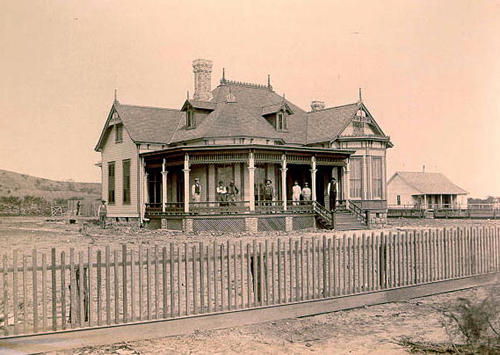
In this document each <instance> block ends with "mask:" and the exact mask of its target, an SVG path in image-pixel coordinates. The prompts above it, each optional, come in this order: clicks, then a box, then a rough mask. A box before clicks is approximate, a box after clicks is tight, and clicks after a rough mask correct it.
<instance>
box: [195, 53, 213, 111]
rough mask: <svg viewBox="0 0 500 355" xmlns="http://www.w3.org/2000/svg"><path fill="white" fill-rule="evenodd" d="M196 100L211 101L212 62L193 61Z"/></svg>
mask: <svg viewBox="0 0 500 355" xmlns="http://www.w3.org/2000/svg"><path fill="white" fill-rule="evenodd" d="M193 72H194V95H193V99H194V100H199V101H210V99H211V98H212V92H211V91H212V61H211V60H208V59H196V60H194V61H193Z"/></svg>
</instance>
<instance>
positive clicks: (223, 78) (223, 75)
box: [222, 68, 226, 81]
mask: <svg viewBox="0 0 500 355" xmlns="http://www.w3.org/2000/svg"><path fill="white" fill-rule="evenodd" d="M222 80H223V81H226V68H222Z"/></svg>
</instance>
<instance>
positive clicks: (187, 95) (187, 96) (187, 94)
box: [186, 90, 189, 101]
mask: <svg viewBox="0 0 500 355" xmlns="http://www.w3.org/2000/svg"><path fill="white" fill-rule="evenodd" d="M186 98H187V100H188V101H189V90H188V91H187V92H186Z"/></svg>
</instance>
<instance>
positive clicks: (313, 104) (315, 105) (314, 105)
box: [311, 101, 325, 111]
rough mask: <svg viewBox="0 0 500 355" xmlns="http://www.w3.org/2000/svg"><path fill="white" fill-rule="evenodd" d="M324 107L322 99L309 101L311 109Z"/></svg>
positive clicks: (315, 109) (316, 109)
mask: <svg viewBox="0 0 500 355" xmlns="http://www.w3.org/2000/svg"><path fill="white" fill-rule="evenodd" d="M324 108H325V103H324V102H323V101H311V110H312V111H319V110H323V109H324Z"/></svg>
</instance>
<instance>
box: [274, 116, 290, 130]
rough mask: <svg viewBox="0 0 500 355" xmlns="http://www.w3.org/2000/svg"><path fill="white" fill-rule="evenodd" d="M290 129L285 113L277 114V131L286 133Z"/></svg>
mask: <svg viewBox="0 0 500 355" xmlns="http://www.w3.org/2000/svg"><path fill="white" fill-rule="evenodd" d="M287 129H288V124H287V122H286V115H285V114H284V113H283V112H278V113H277V114H276V130H277V131H286V130H287Z"/></svg>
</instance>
